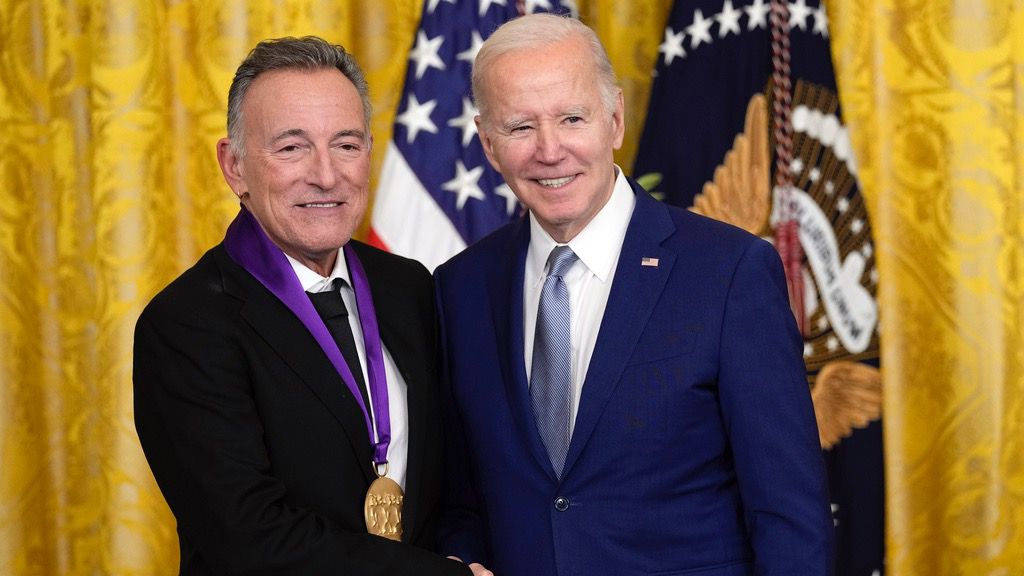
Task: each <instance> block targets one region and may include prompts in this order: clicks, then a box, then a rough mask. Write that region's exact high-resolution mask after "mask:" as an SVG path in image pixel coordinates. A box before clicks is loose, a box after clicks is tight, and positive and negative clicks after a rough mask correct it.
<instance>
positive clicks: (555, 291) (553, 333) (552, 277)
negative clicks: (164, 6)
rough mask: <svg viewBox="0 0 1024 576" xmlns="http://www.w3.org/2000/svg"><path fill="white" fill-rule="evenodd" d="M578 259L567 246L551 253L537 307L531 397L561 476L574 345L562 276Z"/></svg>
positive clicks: (544, 437)
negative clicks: (570, 334) (570, 333)
mask: <svg viewBox="0 0 1024 576" xmlns="http://www.w3.org/2000/svg"><path fill="white" fill-rule="evenodd" d="M574 262H576V254H575V253H573V251H572V249H571V248H569V247H568V246H556V247H555V249H554V250H552V251H551V254H550V255H549V256H548V276H547V278H546V279H545V280H544V288H542V289H541V293H540V305H539V306H538V307H537V330H536V332H535V334H534V338H533V364H532V367H531V370H530V397H531V399H532V400H533V414H534V416H535V417H536V418H537V430H538V431H540V437H541V439H542V440H543V441H544V447H545V448H547V451H548V458H550V459H551V465H552V466H553V467H554V469H555V473H556V474H557V475H558V477H559V478H561V477H562V467H563V466H564V465H565V453H566V452H567V451H568V450H569V401H570V398H571V396H570V390H571V388H572V346H571V342H570V339H569V289H568V287H566V285H565V281H563V280H562V276H564V275H565V274H566V272H568V271H569V268H571V267H572V265H573V263H574Z"/></svg>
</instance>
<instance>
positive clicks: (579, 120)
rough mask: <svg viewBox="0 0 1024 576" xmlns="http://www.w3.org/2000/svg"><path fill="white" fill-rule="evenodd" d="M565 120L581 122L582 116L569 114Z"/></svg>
mask: <svg viewBox="0 0 1024 576" xmlns="http://www.w3.org/2000/svg"><path fill="white" fill-rule="evenodd" d="M565 121H566V122H568V123H569V124H575V123H577V122H583V118H581V117H579V116H569V117H567V118H566V119H565Z"/></svg>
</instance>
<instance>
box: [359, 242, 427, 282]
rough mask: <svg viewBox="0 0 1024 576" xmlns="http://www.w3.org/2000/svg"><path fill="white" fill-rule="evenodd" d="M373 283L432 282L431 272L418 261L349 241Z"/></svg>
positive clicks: (362, 243)
mask: <svg viewBox="0 0 1024 576" xmlns="http://www.w3.org/2000/svg"><path fill="white" fill-rule="evenodd" d="M349 244H350V245H351V246H352V249H353V250H355V253H356V255H357V256H358V257H359V262H360V263H362V265H363V268H364V269H365V270H366V274H367V275H368V276H369V277H370V281H371V283H373V282H374V281H375V280H376V281H383V282H427V283H429V282H430V272H428V271H427V269H426V267H425V266H423V264H421V263H420V262H419V261H418V260H413V259H412V258H405V257H404V256H399V255H397V254H392V253H390V252H385V251H384V250H381V249H379V248H376V247H374V246H370V245H369V244H366V243H364V242H360V241H358V240H349Z"/></svg>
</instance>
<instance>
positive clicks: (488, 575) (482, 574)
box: [449, 556, 494, 576]
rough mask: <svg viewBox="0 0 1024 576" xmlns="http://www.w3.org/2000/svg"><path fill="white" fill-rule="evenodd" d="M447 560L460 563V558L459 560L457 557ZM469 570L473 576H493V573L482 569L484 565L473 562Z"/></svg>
mask: <svg viewBox="0 0 1024 576" xmlns="http://www.w3.org/2000/svg"><path fill="white" fill-rule="evenodd" d="M449 558H451V559H452V560H458V561H459V562H462V558H459V557H458V556H449ZM463 564H465V562H463ZM469 569H470V570H472V571H473V576H494V572H491V571H490V570H488V569H487V568H484V565H483V564H480V563H479V562H473V563H472V564H470V565H469Z"/></svg>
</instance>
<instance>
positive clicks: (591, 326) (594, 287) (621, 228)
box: [523, 166, 636, 434]
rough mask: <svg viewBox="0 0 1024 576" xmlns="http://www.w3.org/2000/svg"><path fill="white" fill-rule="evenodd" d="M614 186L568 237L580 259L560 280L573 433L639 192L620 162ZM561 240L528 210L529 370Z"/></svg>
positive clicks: (525, 312) (526, 300)
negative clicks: (565, 297) (565, 304)
mask: <svg viewBox="0 0 1024 576" xmlns="http://www.w3.org/2000/svg"><path fill="white" fill-rule="evenodd" d="M615 172H616V174H617V176H616V177H615V185H614V187H613V189H612V195H611V197H609V198H608V202H606V203H605V205H604V206H603V207H602V208H601V210H600V211H598V213H597V214H596V215H594V219H593V220H591V221H590V223H589V224H587V226H586V227H585V228H584V229H583V230H581V231H580V233H579V234H577V235H576V237H575V238H573V239H572V240H570V241H569V247H570V248H572V251H573V252H575V253H576V256H577V257H579V260H577V261H576V262H574V263H573V265H572V267H570V268H569V272H568V273H566V275H565V276H564V277H563V278H562V279H563V280H564V281H565V284H566V287H567V288H568V290H569V314H570V320H569V322H570V328H569V334H570V336H569V337H570V341H571V344H572V387H571V391H572V399H571V400H570V402H569V433H570V434H572V431H573V430H574V429H575V426H576V413H577V411H578V410H579V406H580V394H581V392H582V390H583V382H584V381H585V380H586V378H587V368H588V367H589V366H590V357H591V355H593V353H594V344H596V343H597V334H598V332H599V331H600V330H601V318H602V317H603V316H604V308H605V305H606V304H608V294H609V293H610V292H611V290H612V279H613V278H614V277H615V268H616V265H617V264H618V261H619V252H620V251H621V250H622V241H623V239H625V237H626V228H627V227H628V226H629V219H630V217H631V216H632V215H633V206H634V205H635V204H636V196H635V195H634V194H633V189H632V188H631V187H630V185H629V182H627V181H626V177H625V176H623V175H622V170H621V169H620V168H619V167H618V166H616V167H615ZM555 246H558V243H556V242H555V241H554V239H553V238H551V236H550V235H549V234H548V233H547V232H545V231H544V229H543V228H541V226H540V223H539V222H537V219H536V218H535V217H534V215H533V214H532V213H531V214H530V247H529V248H528V249H527V252H526V270H524V278H523V351H524V353H525V361H526V374H527V378H529V377H530V376H529V375H530V372H531V369H532V367H533V340H534V331H535V330H536V326H537V307H538V306H539V305H540V293H541V289H542V288H543V287H544V280H545V279H546V278H547V260H548V255H549V254H550V253H551V250H552V249H554V247H555Z"/></svg>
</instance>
